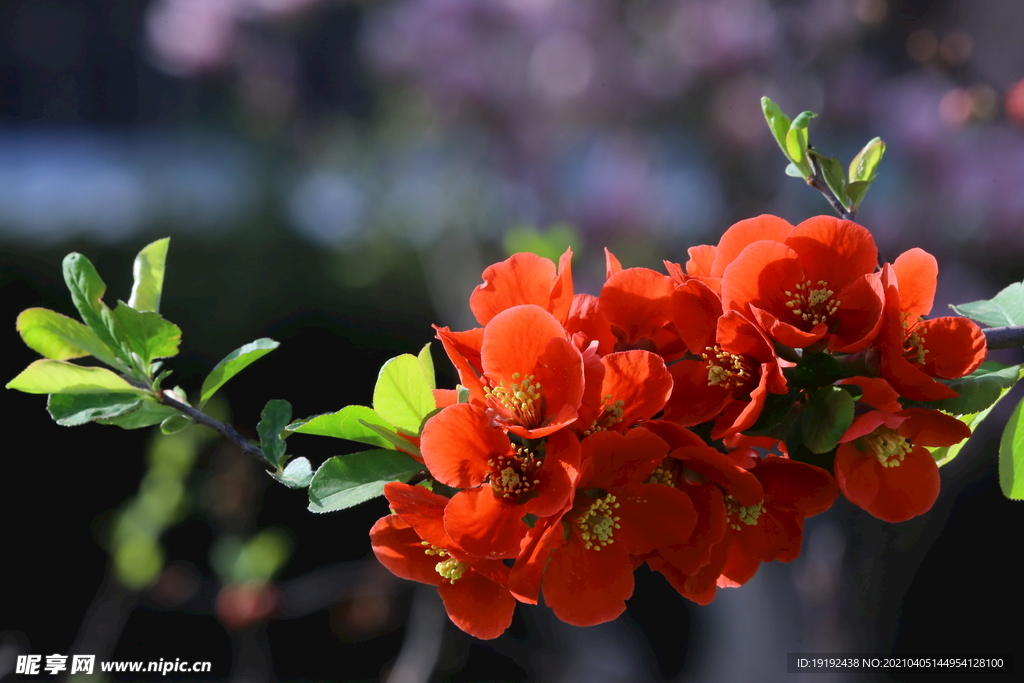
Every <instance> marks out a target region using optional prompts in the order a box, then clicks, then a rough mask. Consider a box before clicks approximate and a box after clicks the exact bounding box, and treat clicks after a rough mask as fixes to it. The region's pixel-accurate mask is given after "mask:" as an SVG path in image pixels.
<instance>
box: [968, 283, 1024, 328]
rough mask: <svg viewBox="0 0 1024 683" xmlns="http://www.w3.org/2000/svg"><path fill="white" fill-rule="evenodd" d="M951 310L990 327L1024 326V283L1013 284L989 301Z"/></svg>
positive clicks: (976, 302) (974, 302)
mask: <svg viewBox="0 0 1024 683" xmlns="http://www.w3.org/2000/svg"><path fill="white" fill-rule="evenodd" d="M950 308H952V309H953V310H954V311H956V312H957V313H959V314H960V315H962V316H965V317H967V318H970V319H971V320H976V321H978V322H979V323H981V324H982V325H986V326H988V327H1004V326H1006V327H1012V326H1015V325H1024V282H1015V283H1013V284H1012V285H1010V286H1009V287H1006V288H1005V289H1003V290H1002V291H1001V292H999V293H998V294H996V295H995V296H994V297H992V298H991V299H989V300H988V301H972V302H971V303H968V304H958V305H956V306H950Z"/></svg>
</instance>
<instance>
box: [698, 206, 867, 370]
mask: <svg viewBox="0 0 1024 683" xmlns="http://www.w3.org/2000/svg"><path fill="white" fill-rule="evenodd" d="M718 256H719V255H716V260H717V259H718ZM877 257H878V252H877V249H876V248H875V242H874V240H873V239H872V237H871V234H870V233H869V232H868V231H867V230H865V229H864V228H862V227H861V226H859V225H857V224H856V223H852V222H850V221H843V220H839V219H838V218H832V217H829V216H818V217H816V218H811V219H809V220H806V221H804V222H803V223H801V224H800V225H798V226H797V227H795V228H793V230H792V231H791V232H790V233H789V235H788V236H787V237H786V239H785V240H784V241H782V242H779V241H775V240H759V241H756V242H752V243H750V244H748V245H747V246H746V247H745V248H743V250H742V251H741V252H740V253H739V255H738V256H736V257H735V258H734V259H732V261H731V263H729V265H727V266H726V267H725V270H724V272H723V274H722V304H723V307H724V308H725V309H726V310H737V311H740V312H741V313H743V314H744V315H747V316H749V317H750V319H752V320H755V321H756V322H757V324H758V325H760V326H761V327H762V328H763V329H764V330H765V331H766V332H767V334H768V336H769V337H771V338H772V339H775V340H777V341H779V342H781V343H783V344H785V345H786V346H790V347H793V348H805V347H808V346H810V345H812V344H814V343H816V342H817V341H818V340H821V339H827V340H828V347H829V349H831V350H832V351H839V352H844V353H849V352H853V351H859V350H860V349H863V348H865V347H866V346H867V345H868V344H870V343H871V341H872V340H873V339H874V337H875V335H876V334H877V332H878V327H879V325H880V324H881V314H882V303H883V299H884V297H883V292H882V286H881V283H880V281H879V278H878V275H877V274H875V272H874V271H875V268H876V265H877Z"/></svg>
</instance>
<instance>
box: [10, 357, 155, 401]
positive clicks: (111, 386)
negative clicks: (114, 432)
mask: <svg viewBox="0 0 1024 683" xmlns="http://www.w3.org/2000/svg"><path fill="white" fill-rule="evenodd" d="M7 388H8V389H17V390H18V391H24V392H25V393H27V394H91V393H108V392H115V393H134V394H143V393H145V391H143V390H142V389H138V388H136V387H133V386H132V385H131V384H129V383H128V382H126V381H124V380H123V379H122V378H121V377H119V376H118V375H116V374H115V373H113V372H111V371H110V370H107V369H106V368H91V367H84V366H82V365H75V364H74V363H67V362H65V361H62V360H37V361H35V362H34V363H32V364H31V365H29V366H28V367H27V368H25V369H24V370H22V371H21V374H19V375H18V376H17V377H15V378H14V379H12V380H11V381H10V382H8V383H7Z"/></svg>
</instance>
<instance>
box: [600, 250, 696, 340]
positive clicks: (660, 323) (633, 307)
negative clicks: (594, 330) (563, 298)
mask: <svg viewBox="0 0 1024 683" xmlns="http://www.w3.org/2000/svg"><path fill="white" fill-rule="evenodd" d="M673 289H675V283H674V282H672V278H670V277H668V276H667V275H662V274H661V273H659V272H657V271H654V270H650V269H648V268H627V269H626V270H620V271H618V272H616V273H613V274H612V275H611V276H610V277H609V278H608V280H607V281H606V282H605V283H604V287H602V288H601V297H600V299H601V312H602V313H603V314H604V316H605V318H607V319H608V322H609V323H610V324H611V330H612V333H613V334H614V335H615V338H616V340H617V342H616V344H615V350H616V351H628V350H630V349H641V350H644V351H654V352H655V353H657V354H658V355H660V356H663V357H665V358H666V359H672V358H674V357H675V356H678V355H679V354H680V353H682V352H683V350H684V349H683V345H682V343H681V342H680V341H679V336H678V335H677V334H676V331H675V329H674V328H673V326H672V290H673Z"/></svg>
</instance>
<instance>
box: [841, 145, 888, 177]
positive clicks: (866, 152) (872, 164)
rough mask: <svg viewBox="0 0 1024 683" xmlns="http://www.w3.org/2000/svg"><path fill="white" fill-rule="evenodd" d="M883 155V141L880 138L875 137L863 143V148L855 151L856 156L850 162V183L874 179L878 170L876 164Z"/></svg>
mask: <svg viewBox="0 0 1024 683" xmlns="http://www.w3.org/2000/svg"><path fill="white" fill-rule="evenodd" d="M884 155H885V143H884V142H882V138H875V139H873V140H871V141H870V142H868V144H866V145H864V149H862V150H861V151H859V152H857V156H855V157H854V158H853V161H851V162H850V173H849V178H850V182H851V183H856V182H868V183H870V182H871V181H872V180H874V179H875V173H877V172H878V164H879V162H881V161H882V156H884Z"/></svg>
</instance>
